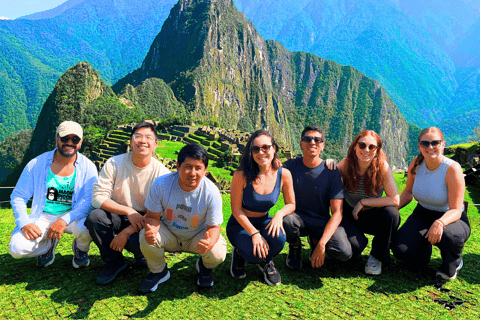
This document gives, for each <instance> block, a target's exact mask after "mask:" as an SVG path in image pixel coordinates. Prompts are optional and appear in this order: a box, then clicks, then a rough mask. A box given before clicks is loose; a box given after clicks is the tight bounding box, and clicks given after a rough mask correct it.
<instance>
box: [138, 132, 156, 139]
mask: <svg viewBox="0 0 480 320" xmlns="http://www.w3.org/2000/svg"><path fill="white" fill-rule="evenodd" d="M142 138H145V139H147V141H154V140H155V137H154V136H152V135H150V134H147V135H146V136H144V135H142V134H140V133H135V134H134V135H133V140H135V141H139V140H142Z"/></svg>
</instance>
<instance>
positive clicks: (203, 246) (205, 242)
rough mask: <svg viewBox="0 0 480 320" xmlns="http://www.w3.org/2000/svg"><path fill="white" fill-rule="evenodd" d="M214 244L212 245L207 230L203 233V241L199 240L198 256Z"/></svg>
mask: <svg viewBox="0 0 480 320" xmlns="http://www.w3.org/2000/svg"><path fill="white" fill-rule="evenodd" d="M214 245H215V243H212V238H210V233H209V232H208V230H207V231H206V232H205V239H201V240H200V241H199V242H198V245H197V251H198V253H200V254H205V253H207V252H208V251H209V250H211V249H212V248H213V246H214Z"/></svg>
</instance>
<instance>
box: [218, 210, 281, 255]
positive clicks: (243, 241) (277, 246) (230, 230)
mask: <svg viewBox="0 0 480 320" xmlns="http://www.w3.org/2000/svg"><path fill="white" fill-rule="evenodd" d="M248 219H249V220H250V223H251V224H252V225H253V226H254V227H255V228H256V229H257V230H258V231H259V232H260V234H261V235H262V237H263V238H264V239H265V240H266V241H267V243H268V247H269V248H270V250H269V251H268V255H267V258H266V259H265V261H266V262H268V261H271V260H272V259H273V258H274V257H275V256H276V255H277V254H279V253H280V251H282V249H283V246H284V245H285V242H286V240H287V239H286V237H285V234H284V233H283V232H282V231H280V235H279V236H278V237H275V238H274V237H272V236H269V235H268V230H267V229H265V227H266V226H267V224H268V223H269V222H270V221H271V220H272V217H270V216H269V215H268V214H266V215H264V216H263V217H260V218H248ZM227 237H228V240H230V243H231V244H232V245H233V246H234V247H236V248H237V249H238V253H239V254H240V256H241V257H242V258H243V259H244V260H245V261H247V262H249V263H260V262H263V260H262V259H260V258H259V257H258V256H255V255H253V243H252V237H251V236H250V235H249V234H248V232H247V231H245V229H243V227H242V226H241V225H240V224H239V223H238V222H237V219H235V217H234V216H233V215H232V216H230V219H229V220H228V223H227Z"/></svg>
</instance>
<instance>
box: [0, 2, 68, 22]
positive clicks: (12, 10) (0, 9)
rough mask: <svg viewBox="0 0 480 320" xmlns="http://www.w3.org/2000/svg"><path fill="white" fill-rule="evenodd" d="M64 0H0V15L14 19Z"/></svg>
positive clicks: (53, 6) (50, 7)
mask: <svg viewBox="0 0 480 320" xmlns="http://www.w3.org/2000/svg"><path fill="white" fill-rule="evenodd" d="M64 2H66V0H0V17H6V18H10V19H15V18H18V17H21V16H25V15H27V14H32V13H35V12H40V11H45V10H48V9H52V8H55V7H56V6H58V5H60V4H62V3H64Z"/></svg>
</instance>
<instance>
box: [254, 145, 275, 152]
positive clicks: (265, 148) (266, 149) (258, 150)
mask: <svg viewBox="0 0 480 320" xmlns="http://www.w3.org/2000/svg"><path fill="white" fill-rule="evenodd" d="M271 147H272V145H271V144H270V145H268V144H265V145H263V146H261V147H257V146H252V152H253V153H259V152H260V150H262V151H263V152H264V153H267V152H268V151H269V150H270V148H271Z"/></svg>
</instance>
